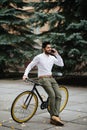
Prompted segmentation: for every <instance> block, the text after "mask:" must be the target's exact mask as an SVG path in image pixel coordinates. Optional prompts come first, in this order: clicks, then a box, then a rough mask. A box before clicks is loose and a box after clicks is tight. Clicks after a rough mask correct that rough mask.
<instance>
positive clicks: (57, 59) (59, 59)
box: [53, 49, 64, 67]
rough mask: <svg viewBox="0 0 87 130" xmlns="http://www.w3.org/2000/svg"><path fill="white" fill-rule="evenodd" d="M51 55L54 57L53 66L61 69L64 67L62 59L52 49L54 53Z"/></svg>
mask: <svg viewBox="0 0 87 130" xmlns="http://www.w3.org/2000/svg"><path fill="white" fill-rule="evenodd" d="M53 55H54V56H55V60H54V64H56V65H58V66H61V67H63V66H64V62H63V59H62V57H61V56H60V55H59V53H58V51H57V50H55V49H54V53H53Z"/></svg>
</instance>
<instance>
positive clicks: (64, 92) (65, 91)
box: [59, 86, 69, 112]
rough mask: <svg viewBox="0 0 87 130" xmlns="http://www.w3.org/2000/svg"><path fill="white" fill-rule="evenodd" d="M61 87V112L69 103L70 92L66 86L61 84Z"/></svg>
mask: <svg viewBox="0 0 87 130" xmlns="http://www.w3.org/2000/svg"><path fill="white" fill-rule="evenodd" d="M59 89H60V92H61V96H62V100H61V106H60V112H62V111H63V110H64V108H65V107H66V105H67V102H68V98H69V92H68V89H67V88H66V87H65V86H60V87H59Z"/></svg>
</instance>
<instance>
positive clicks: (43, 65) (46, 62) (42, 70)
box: [24, 53, 64, 77]
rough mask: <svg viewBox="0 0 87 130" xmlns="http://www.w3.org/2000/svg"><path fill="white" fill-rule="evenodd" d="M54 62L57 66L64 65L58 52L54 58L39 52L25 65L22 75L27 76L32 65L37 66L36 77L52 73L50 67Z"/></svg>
mask: <svg viewBox="0 0 87 130" xmlns="http://www.w3.org/2000/svg"><path fill="white" fill-rule="evenodd" d="M54 64H55V65H57V66H64V63H63V60H62V58H61V56H60V55H59V54H58V55H56V58H55V57H54V56H52V55H46V54H45V53H41V54H39V55H37V56H35V57H34V59H33V60H32V62H31V63H30V64H29V65H28V66H27V68H26V70H25V73H24V75H26V76H28V73H29V72H30V70H31V69H32V68H33V67H34V66H37V67H38V77H39V76H45V75H52V67H53V65H54Z"/></svg>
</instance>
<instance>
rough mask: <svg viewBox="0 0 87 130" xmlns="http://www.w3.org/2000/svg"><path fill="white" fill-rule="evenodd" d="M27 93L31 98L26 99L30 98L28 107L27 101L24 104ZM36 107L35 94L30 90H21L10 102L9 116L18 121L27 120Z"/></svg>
mask: <svg viewBox="0 0 87 130" xmlns="http://www.w3.org/2000/svg"><path fill="white" fill-rule="evenodd" d="M28 95H30V97H29V98H31V99H28V101H29V100H30V104H29V105H28V107H26V106H27V103H28V101H27V103H26V105H25V104H24V102H25V100H26V98H27V97H28ZM37 107H38V98H37V95H36V94H35V93H33V92H31V91H25V92H22V93H21V94H19V95H18V96H17V97H16V98H15V100H14V101H13V103H12V106H11V116H12V118H13V120H14V121H16V122H18V123H23V122H27V121H28V120H30V119H31V118H32V117H33V116H34V114H35V112H36V110H37Z"/></svg>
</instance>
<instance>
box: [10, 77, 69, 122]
mask: <svg viewBox="0 0 87 130" xmlns="http://www.w3.org/2000/svg"><path fill="white" fill-rule="evenodd" d="M27 81H29V82H32V83H33V84H34V85H33V88H32V90H31V91H24V92H22V93H20V94H19V95H18V96H17V97H16V98H15V100H14V101H13V103H12V106H11V116H12V118H13V120H14V121H16V122H18V123H24V122H27V121H28V120H30V119H31V118H32V117H33V116H34V114H35V112H36V111H37V108H38V98H39V99H40V101H41V105H40V108H41V109H47V110H48V112H49V111H50V110H49V107H48V100H49V97H48V98H47V100H46V101H44V100H43V98H42V96H41V95H40V93H39V92H38V90H37V88H36V86H42V85H41V84H40V83H38V82H35V81H33V80H31V79H27ZM59 89H60V91H61V94H62V102H61V107H60V112H62V111H63V109H64V108H65V107H66V104H67V102H68V97H69V93H68V89H67V88H66V87H64V86H60V87H59Z"/></svg>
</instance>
